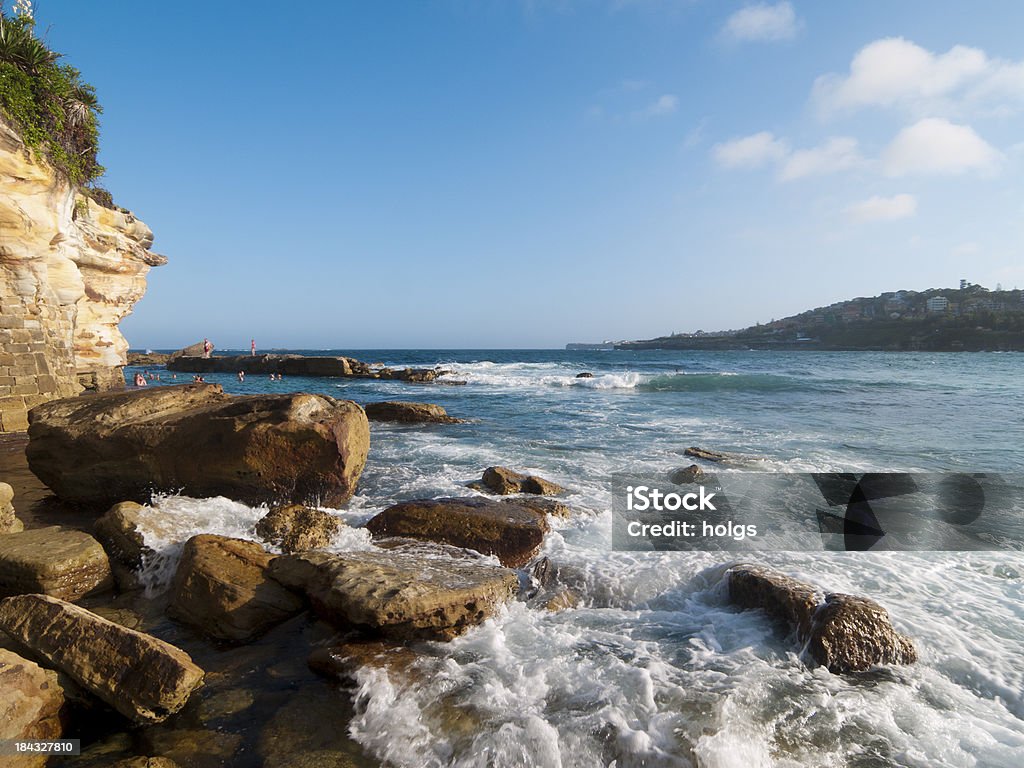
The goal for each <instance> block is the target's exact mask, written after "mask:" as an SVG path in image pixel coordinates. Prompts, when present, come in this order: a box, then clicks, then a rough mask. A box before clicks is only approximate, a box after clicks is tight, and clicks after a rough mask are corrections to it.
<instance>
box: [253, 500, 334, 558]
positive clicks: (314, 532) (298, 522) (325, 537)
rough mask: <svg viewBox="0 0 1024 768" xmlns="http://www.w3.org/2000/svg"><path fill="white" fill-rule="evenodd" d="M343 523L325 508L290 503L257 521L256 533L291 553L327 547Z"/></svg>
mask: <svg viewBox="0 0 1024 768" xmlns="http://www.w3.org/2000/svg"><path fill="white" fill-rule="evenodd" d="M341 526H342V522H341V520H340V519H338V518H337V517H335V516H334V515H332V514H330V513H328V512H324V511H323V510H321V509H312V508H311V507H304V506H302V505H301V504H289V505H288V506H286V507H277V508H275V509H272V510H270V512H268V513H267V514H266V515H264V516H263V517H262V518H261V519H260V521H259V522H258V523H256V534H257V535H258V536H259V537H260V538H261V539H263V540H264V541H265V542H267V543H268V544H273V545H275V546H278V547H280V548H281V549H282V550H284V551H285V552H288V553H289V554H290V553H292V552H307V551H308V550H311V549H321V548H323V547H326V546H327V545H328V544H330V543H331V538H332V537H333V536H334V534H336V533H337V532H338V531H339V530H341Z"/></svg>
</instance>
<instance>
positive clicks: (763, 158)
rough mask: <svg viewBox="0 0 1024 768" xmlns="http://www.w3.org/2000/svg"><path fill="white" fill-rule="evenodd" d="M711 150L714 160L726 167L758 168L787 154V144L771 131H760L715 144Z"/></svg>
mask: <svg viewBox="0 0 1024 768" xmlns="http://www.w3.org/2000/svg"><path fill="white" fill-rule="evenodd" d="M711 152H712V154H713V155H714V157H715V160H717V161H718V163H719V164H720V165H723V166H725V167H726V168H759V167H761V166H763V165H766V164H768V163H773V162H778V161H779V160H782V159H783V158H785V157H786V156H787V155H788V154H789V146H788V145H787V144H786V142H785V141H782V140H781V139H776V138H775V136H774V135H773V134H772V133H771V132H769V131H761V132H760V133H755V134H753V135H751V136H744V137H743V138H741V139H733V140H731V141H726V142H724V143H722V144H716V145H715V146H714V147H713V148H712V150H711Z"/></svg>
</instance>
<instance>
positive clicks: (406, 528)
mask: <svg viewBox="0 0 1024 768" xmlns="http://www.w3.org/2000/svg"><path fill="white" fill-rule="evenodd" d="M366 527H367V529H368V530H369V531H370V533H371V534H372V535H373V536H375V537H385V536H402V537H406V538H412V539H420V540H425V541H435V542H438V543H441V544H451V545H453V546H456V547H465V548H467V549H475V550H476V551H478V552H482V553H483V554H485V555H496V556H497V557H498V560H500V561H501V564H502V565H505V566H508V567H510V568H517V567H519V566H521V565H525V564H526V563H527V562H529V560H530V559H531V558H532V557H533V556H534V555H536V554H537V552H538V551H539V550H540V547H541V545H542V544H543V543H544V535H545V534H546V533H547V532H548V521H547V517H546V516H545V514H544V513H543V512H539V511H537V510H536V509H531V508H530V507H528V506H526V505H520V504H503V503H500V502H497V501H490V500H489V499H478V498H465V499H423V500H418V501H406V502H402V503H401V504H395V505H394V506H392V507H388V508H387V509H385V510H384V511H383V512H381V513H380V514H379V515H377V516H376V517H374V518H373V519H371V520H370V521H369V522H368V523H367V524H366Z"/></svg>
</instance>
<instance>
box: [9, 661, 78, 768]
mask: <svg viewBox="0 0 1024 768" xmlns="http://www.w3.org/2000/svg"><path fill="white" fill-rule="evenodd" d="M63 706H64V694H63V693H62V691H61V687H60V685H59V684H58V682H57V673H56V672H54V671H53V670H50V669H43V668H42V667H40V666H39V665H38V664H36V663H35V662H33V661H29V660H28V659H23V658H22V657H21V656H19V655H18V654H16V653H13V652H12V651H9V650H6V649H4V648H0V739H18V740H24V741H51V740H53V739H57V738H60V735H61V730H62V729H61V723H60V717H59V713H60V709H61V707H63ZM46 760H47V757H46V755H18V756H11V757H6V758H0V765H17V766H24V767H26V768H27V767H28V766H42V765H45V763H46Z"/></svg>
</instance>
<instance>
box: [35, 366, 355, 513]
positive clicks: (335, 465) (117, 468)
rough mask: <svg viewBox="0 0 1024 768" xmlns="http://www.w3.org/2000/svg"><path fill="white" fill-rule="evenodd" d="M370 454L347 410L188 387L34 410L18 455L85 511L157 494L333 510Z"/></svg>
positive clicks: (345, 405) (317, 401)
mask: <svg viewBox="0 0 1024 768" xmlns="http://www.w3.org/2000/svg"><path fill="white" fill-rule="evenodd" d="M369 445H370V430H369V424H368V423H367V421H366V415H365V414H364V413H363V410H362V408H360V407H359V406H358V405H356V404H355V403H353V402H351V401H347V400H340V401H339V400H334V399H333V398H330V397H326V396H322V395H309V394H301V393H300V394H284V395H251V396H243V397H233V396H231V395H227V394H224V392H223V390H222V389H221V387H220V386H219V385H214V384H186V385H182V386H174V387H154V388H153V389H150V390H141V391H132V392H117V393H105V394H100V395H96V396H94V397H84V398H73V399H66V400H58V401H55V402H51V403H47V404H45V405H41V406H39V407H37V408H35V409H33V410H32V413H31V425H30V427H29V444H28V448H27V450H26V454H27V456H28V462H29V466H30V468H31V469H32V471H33V472H34V473H35V474H36V476H37V477H39V479H40V480H42V481H43V482H44V483H46V484H47V485H48V486H49V487H50V489H51V490H53V492H54V493H56V494H57V495H58V496H59V497H61V498H62V499H64V500H66V501H71V502H76V503H82V504H88V505H103V506H109V505H111V504H114V503H117V502H119V501H124V500H131V501H137V502H145V501H148V500H149V497H150V495H151V493H152V492H153V491H159V490H164V491H181V492H183V493H185V494H188V495H192V496H200V497H202V496H226V497H228V498H231V499H236V500H238V501H243V502H246V503H249V504H260V503H267V502H272V503H273V502H281V501H287V502H292V503H304V502H307V501H319V503H321V504H324V505H326V506H339V505H341V504H343V503H344V502H345V501H347V500H348V499H349V498H350V497H351V496H352V494H353V493H355V489H356V483H357V482H358V480H359V475H360V473H361V472H362V470H363V466H364V465H365V463H366V454H367V452H368V450H369Z"/></svg>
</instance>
